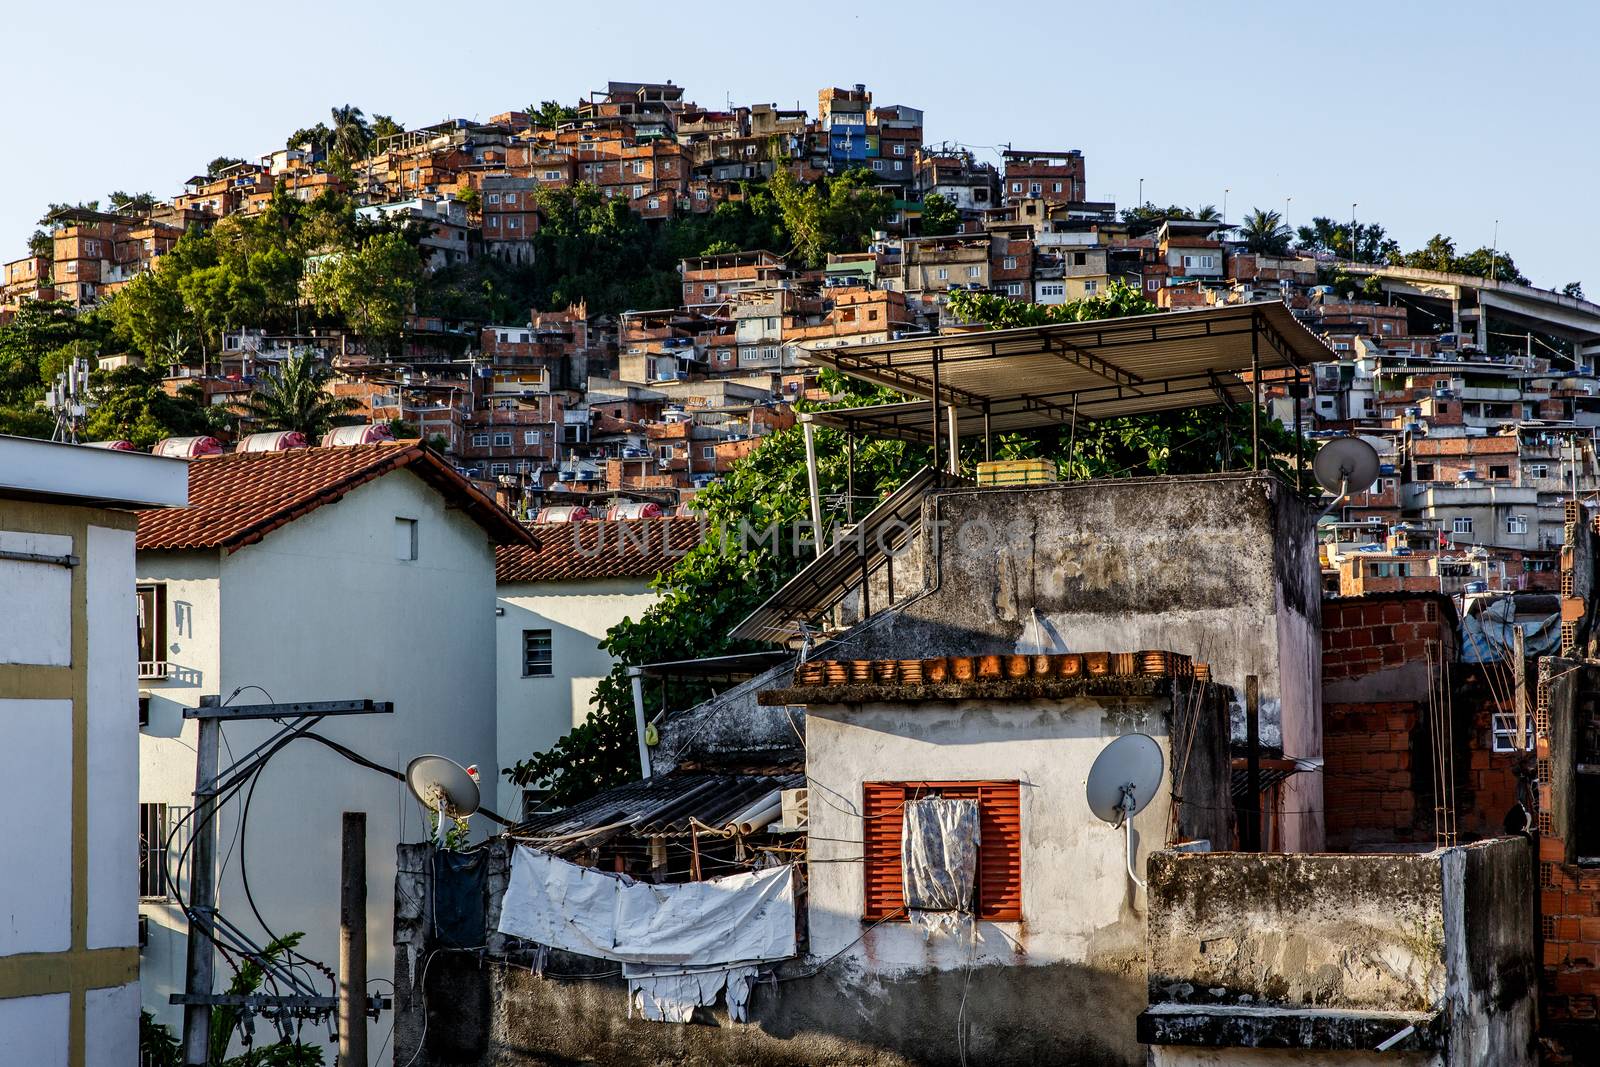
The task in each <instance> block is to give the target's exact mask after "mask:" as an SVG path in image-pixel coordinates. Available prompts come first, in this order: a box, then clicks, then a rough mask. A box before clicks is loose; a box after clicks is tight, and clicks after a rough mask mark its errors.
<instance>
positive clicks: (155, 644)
mask: <svg viewBox="0 0 1600 1067" xmlns="http://www.w3.org/2000/svg"><path fill="white" fill-rule="evenodd" d="M137 602H138V608H139V677H140V678H165V677H166V676H167V587H166V586H164V585H141V586H139V587H138V590H137Z"/></svg>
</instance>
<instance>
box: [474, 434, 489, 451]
mask: <svg viewBox="0 0 1600 1067" xmlns="http://www.w3.org/2000/svg"><path fill="white" fill-rule="evenodd" d="M472 447H473V448H488V447H489V435H488V434H486V433H475V434H473V435H472Z"/></svg>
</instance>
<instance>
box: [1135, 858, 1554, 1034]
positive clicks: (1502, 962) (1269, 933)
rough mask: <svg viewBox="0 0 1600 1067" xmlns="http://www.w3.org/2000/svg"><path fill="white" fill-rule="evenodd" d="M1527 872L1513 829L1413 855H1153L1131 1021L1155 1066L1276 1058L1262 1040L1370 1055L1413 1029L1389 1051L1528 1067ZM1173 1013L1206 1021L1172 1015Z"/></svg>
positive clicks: (1531, 1000) (1531, 1015)
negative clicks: (1141, 992) (1142, 988)
mask: <svg viewBox="0 0 1600 1067" xmlns="http://www.w3.org/2000/svg"><path fill="white" fill-rule="evenodd" d="M1532 873H1533V871H1532V850H1531V849H1530V847H1529V845H1528V842H1527V841H1526V840H1524V839H1522V838H1501V839H1498V840H1495V841H1488V842H1482V843H1479V844H1475V845H1469V846H1465V847H1460V848H1451V849H1444V850H1441V851H1437V852H1431V853H1414V854H1389V855H1376V854H1371V855H1359V856H1332V855H1322V856H1253V855H1245V854H1220V855H1178V854H1175V853H1166V854H1162V855H1158V856H1156V857H1154V858H1153V859H1152V861H1151V864H1150V892H1151V908H1150V923H1149V961H1150V986H1149V993H1150V1002H1151V1013H1150V1015H1148V1016H1146V1017H1145V1019H1143V1020H1141V1030H1142V1032H1143V1033H1145V1034H1146V1036H1150V1037H1152V1039H1154V1040H1156V1041H1157V1044H1156V1045H1155V1046H1153V1048H1154V1053H1155V1054H1154V1056H1153V1060H1152V1062H1154V1063H1159V1064H1189V1063H1208V1062H1226V1063H1275V1062H1279V1061H1278V1060H1276V1059H1274V1058H1272V1056H1270V1055H1262V1056H1261V1057H1260V1058H1257V1056H1258V1053H1257V1049H1270V1048H1282V1047H1285V1046H1291V1047H1306V1048H1309V1049H1310V1050H1311V1051H1312V1053H1313V1054H1312V1055H1310V1056H1309V1057H1308V1058H1307V1059H1306V1060H1305V1061H1304V1062H1310V1063H1324V1062H1326V1063H1341V1064H1342V1063H1349V1062H1364V1060H1363V1058H1362V1057H1363V1055H1364V1053H1362V1050H1363V1049H1370V1048H1372V1047H1373V1046H1374V1045H1375V1044H1376V1042H1375V1041H1373V1040H1372V1038H1373V1036H1374V1035H1378V1036H1383V1035H1384V1034H1386V1033H1393V1032H1398V1031H1399V1030H1401V1029H1402V1028H1403V1027H1404V1026H1405V1025H1408V1024H1411V1025H1415V1026H1416V1027H1417V1029H1418V1031H1419V1034H1418V1035H1417V1036H1415V1037H1414V1038H1413V1039H1411V1040H1408V1041H1406V1042H1404V1043H1402V1044H1401V1045H1400V1046H1399V1048H1398V1049H1397V1051H1398V1052H1399V1053H1402V1054H1405V1055H1408V1056H1410V1057H1411V1058H1412V1060H1413V1062H1419V1063H1439V1064H1460V1065H1466V1064H1485V1063H1494V1064H1508V1065H1515V1064H1532V1063H1533V1062H1535V1049H1534V1025H1535V997H1534V988H1535V984H1536V982H1537V969H1536V964H1535V958H1534V929H1533V899H1532V893H1533V888H1532ZM1180 1010H1187V1011H1190V1012H1193V1013H1194V1015H1195V1017H1198V1018H1202V1019H1204V1020H1206V1022H1205V1024H1204V1025H1201V1026H1197V1027H1188V1028H1180V1027H1177V1026H1175V1025H1174V1024H1172V1023H1171V1022H1170V1021H1169V1020H1170V1019H1171V1018H1172V1017H1173V1016H1172V1013H1173V1012H1175V1011H1180ZM1307 1020H1312V1021H1314V1023H1315V1025H1316V1026H1317V1027H1318V1029H1317V1031H1316V1032H1317V1034H1318V1037H1317V1038H1315V1039H1313V1040H1311V1041H1310V1042H1308V1041H1307V1040H1306V1038H1305V1035H1306V1033H1307V1032H1308V1030H1309V1029H1310V1028H1311V1024H1309V1023H1308V1021H1307ZM1352 1054H1354V1058H1353V1059H1352V1058H1351V1056H1352ZM1218 1056H1220V1058H1212V1057H1218ZM1296 1062H1301V1061H1298V1060H1297V1061H1296Z"/></svg>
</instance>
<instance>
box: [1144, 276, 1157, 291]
mask: <svg viewBox="0 0 1600 1067" xmlns="http://www.w3.org/2000/svg"><path fill="white" fill-rule="evenodd" d="M1144 287H1145V288H1146V289H1148V290H1150V291H1151V292H1152V293H1153V292H1155V291H1156V290H1157V289H1159V288H1161V279H1160V278H1151V279H1150V280H1149V281H1147V282H1145V283H1144Z"/></svg>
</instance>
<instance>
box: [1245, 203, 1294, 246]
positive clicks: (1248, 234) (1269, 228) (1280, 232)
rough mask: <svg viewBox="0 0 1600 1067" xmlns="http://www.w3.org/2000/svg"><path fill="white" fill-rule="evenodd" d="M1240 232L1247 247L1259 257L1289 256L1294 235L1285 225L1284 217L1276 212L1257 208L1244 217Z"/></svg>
mask: <svg viewBox="0 0 1600 1067" xmlns="http://www.w3.org/2000/svg"><path fill="white" fill-rule="evenodd" d="M1239 232H1240V233H1241V234H1242V235H1243V236H1244V244H1245V247H1246V248H1248V249H1249V250H1250V251H1252V252H1254V253H1256V254H1257V255H1261V256H1285V255H1288V254H1289V239H1290V237H1291V236H1292V234H1291V233H1290V231H1289V227H1287V226H1285V225H1284V224H1283V216H1282V215H1280V214H1278V213H1277V212H1276V211H1263V210H1261V209H1260V208H1256V209H1255V210H1254V211H1251V212H1250V213H1249V214H1248V215H1246V216H1245V217H1244V222H1242V223H1240V225H1239Z"/></svg>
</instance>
